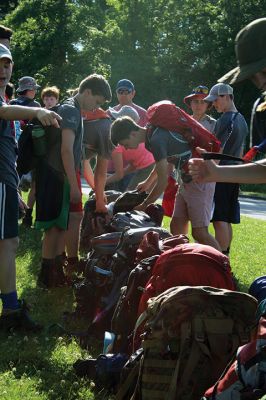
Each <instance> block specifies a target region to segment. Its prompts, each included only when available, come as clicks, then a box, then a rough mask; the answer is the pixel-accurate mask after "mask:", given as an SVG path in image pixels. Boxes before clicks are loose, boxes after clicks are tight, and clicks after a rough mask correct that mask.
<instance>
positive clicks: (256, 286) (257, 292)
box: [248, 276, 266, 303]
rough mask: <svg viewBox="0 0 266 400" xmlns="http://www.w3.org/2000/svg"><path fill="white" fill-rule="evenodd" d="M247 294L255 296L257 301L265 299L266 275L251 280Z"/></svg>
mask: <svg viewBox="0 0 266 400" xmlns="http://www.w3.org/2000/svg"><path fill="white" fill-rule="evenodd" d="M248 292H249V294H251V296H253V297H255V298H256V299H257V300H258V302H259V303H260V302H261V301H263V300H265V299H266V276H260V277H259V278H256V279H255V281H253V282H252V284H251V285H250V288H249V291H248Z"/></svg>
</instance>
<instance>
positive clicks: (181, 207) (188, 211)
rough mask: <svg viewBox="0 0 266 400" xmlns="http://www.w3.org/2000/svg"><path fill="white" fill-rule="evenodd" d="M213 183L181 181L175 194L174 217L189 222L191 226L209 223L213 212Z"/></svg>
mask: <svg viewBox="0 0 266 400" xmlns="http://www.w3.org/2000/svg"><path fill="white" fill-rule="evenodd" d="M214 191H215V183H195V182H190V183H183V184H181V186H180V189H179V191H178V193H177V195H176V199H175V208H174V212H173V217H174V218H182V219H185V220H189V221H190V222H191V225H192V228H203V227H207V226H209V224H210V220H211V218H212V213H213V196H214Z"/></svg>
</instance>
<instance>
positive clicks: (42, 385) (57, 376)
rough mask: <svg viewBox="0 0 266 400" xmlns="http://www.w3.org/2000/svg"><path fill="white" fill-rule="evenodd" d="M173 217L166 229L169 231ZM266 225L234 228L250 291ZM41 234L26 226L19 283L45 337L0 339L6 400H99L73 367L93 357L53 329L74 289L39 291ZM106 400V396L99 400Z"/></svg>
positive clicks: (238, 264) (259, 267) (237, 266)
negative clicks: (84, 357) (96, 399)
mask: <svg viewBox="0 0 266 400" xmlns="http://www.w3.org/2000/svg"><path fill="white" fill-rule="evenodd" d="M169 221H170V220H169V218H165V220H164V226H165V227H169ZM265 237H266V221H259V220H254V219H251V218H248V217H242V222H241V224H240V225H238V226H235V227H234V241H233V246H232V252H231V265H232V269H233V271H234V273H235V275H236V277H237V279H238V281H239V283H240V285H241V288H242V290H247V288H248V286H249V285H250V283H251V282H252V281H253V280H254V278H255V277H257V276H259V275H263V274H265V271H266V268H265ZM40 248H41V234H40V233H39V232H38V231H35V230H33V229H30V230H29V229H25V228H24V227H20V246H19V250H18V256H17V275H18V278H17V282H18V292H19V296H20V297H21V298H25V299H26V300H27V301H28V302H29V303H30V304H31V305H32V306H33V312H32V314H33V316H34V318H35V319H36V320H38V321H39V322H41V323H42V324H43V325H44V326H45V329H44V331H43V332H42V333H41V334H40V335H38V336H37V335H25V334H13V335H9V336H7V335H4V334H1V335H0V354H1V356H0V393H1V400H37V399H38V400H48V399H49V400H60V399H62V400H63V399H64V400H70V399H71V400H79V399H83V400H87V399H94V398H96V396H94V394H93V391H92V386H91V384H90V382H88V381H86V380H83V379H79V378H77V377H76V376H75V374H74V373H73V370H72V364H73V362H75V361H76V360H77V359H78V358H81V357H83V356H85V355H87V354H88V353H87V352H85V351H84V350H81V348H80V347H79V345H78V343H77V342H76V341H75V339H73V338H69V337H65V336H61V335H60V333H58V331H56V329H55V328H54V327H53V326H52V324H54V323H56V322H60V320H61V316H62V313H63V311H65V310H71V309H72V308H73V296H72V291H71V289H70V288H59V289H55V290H49V291H48V290H42V289H39V288H37V287H36V276H37V273H38V269H39V264H40ZM98 339H99V340H98V341H97V340H95V339H94V340H93V341H92V347H91V349H90V354H91V355H92V356H97V354H98V353H99V352H100V351H101V347H102V344H101V341H102V338H98ZM97 398H99V399H103V398H104V395H103V394H100V395H98V396H97Z"/></svg>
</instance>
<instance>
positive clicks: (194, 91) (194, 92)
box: [192, 86, 209, 94]
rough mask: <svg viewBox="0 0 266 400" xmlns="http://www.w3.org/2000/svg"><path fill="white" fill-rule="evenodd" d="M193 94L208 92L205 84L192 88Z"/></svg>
mask: <svg viewBox="0 0 266 400" xmlns="http://www.w3.org/2000/svg"><path fill="white" fill-rule="evenodd" d="M192 93H193V94H208V93H209V90H208V88H207V86H198V87H196V88H195V89H193V90H192Z"/></svg>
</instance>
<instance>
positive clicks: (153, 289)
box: [69, 194, 266, 400]
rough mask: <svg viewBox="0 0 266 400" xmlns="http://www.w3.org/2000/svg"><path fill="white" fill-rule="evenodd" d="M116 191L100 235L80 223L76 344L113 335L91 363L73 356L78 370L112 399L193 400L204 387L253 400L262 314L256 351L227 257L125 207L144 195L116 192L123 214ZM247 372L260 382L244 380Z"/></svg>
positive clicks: (252, 326)
mask: <svg viewBox="0 0 266 400" xmlns="http://www.w3.org/2000/svg"><path fill="white" fill-rule="evenodd" d="M134 196H135V194H134ZM119 197H120V196H119ZM119 197H118V198H117V200H118V202H117V204H116V206H115V203H116V201H117V200H115V201H114V202H113V201H111V202H110V204H111V203H114V204H111V207H112V210H115V211H116V212H115V213H113V217H112V218H111V220H110V221H109V222H108V223H102V224H101V228H100V230H101V232H102V233H101V234H100V235H98V236H93V234H95V231H94V230H93V229H94V228H95V227H96V226H97V223H96V224H95V222H94V223H91V222H89V224H90V229H89V230H87V232H89V233H90V238H89V240H88V241H87V246H88V248H89V249H90V251H89V253H88V256H87V259H86V267H85V271H84V275H83V277H82V278H81V279H79V280H78V281H77V282H76V283H75V284H74V293H75V298H76V304H77V305H76V309H75V311H74V313H72V315H70V316H69V317H70V318H72V317H73V316H74V317H78V316H80V315H81V316H83V317H84V318H85V320H86V332H85V335H83V341H81V343H83V345H84V343H85V345H86V344H88V342H86V340H84V338H87V339H89V340H91V337H92V335H93V334H94V335H96V336H98V337H99V336H100V337H101V336H103V335H104V332H105V331H110V332H112V337H114V340H113V341H112V343H111V345H110V346H109V348H108V354H106V353H107V351H106V349H105V354H101V355H100V356H99V357H98V358H97V359H94V360H92V359H89V360H78V361H77V362H76V363H75V365H74V367H75V370H76V372H77V374H79V375H83V376H87V377H89V378H90V379H92V380H94V383H95V384H96V388H97V389H100V390H102V389H103V388H105V389H106V390H108V391H110V392H112V393H116V398H117V399H118V400H126V399H132V400H133V399H135V400H137V399H142V400H148V399H158V400H163V399H170V400H171V399H184V400H186V399H187V400H194V399H195V400H196V399H198V400H199V399H201V398H203V396H204V393H205V392H206V393H205V398H206V399H217V400H218V399H219V400H223V399H225V400H227V399H228V400H229V399H233V400H234V399H244V398H247V399H248V398H250V399H253V398H260V397H258V395H261V393H265V388H266V384H265V371H266V368H265V359H266V357H265V352H264V353H263V351H264V350H263V351H262V352H261V351H259V350H258V349H259V348H262V349H263V345H261V343H264V349H265V319H264V317H262V318H261V320H260V324H259V329H258V332H260V333H258V335H259V336H258V337H260V339H259V340H260V345H257V347H256V345H254V343H257V342H256V340H258V339H254V338H255V337H256V336H254V335H255V333H256V327H257V326H258V319H257V320H256V310H257V301H256V299H255V298H254V297H252V296H250V295H248V294H245V293H241V292H237V291H236V285H235V281H234V278H233V275H232V273H231V268H230V264H229V260H228V258H227V257H226V256H224V255H223V254H221V253H220V252H218V251H217V250H215V249H214V248H211V247H209V246H205V245H201V244H195V243H191V244H190V243H188V238H187V237H186V236H184V235H179V236H176V237H175V236H171V235H170V234H169V232H168V231H166V230H164V229H163V228H161V227H160V226H158V225H160V222H161V220H162V218H160V217H159V218H158V213H159V214H160V212H159V211H158V207H157V209H155V215H156V217H155V218H154V210H153V212H152V216H153V218H152V217H151V216H150V215H148V214H146V213H143V212H136V211H129V210H128V209H131V210H132V209H133V208H134V206H135V205H136V202H138V201H139V203H141V202H142V201H143V199H139V200H138V201H136V196H135V198H134V200H132V197H131V200H129V201H128V200H126V202H124V200H123V196H122V204H123V207H124V209H126V211H121V210H120V209H119V207H118V204H119ZM112 200H113V199H112ZM120 200H121V198H120ZM131 201H132V203H131ZM88 209H89V206H88V203H87V214H86V213H85V215H87V222H88V221H91V220H93V218H95V216H93V211H92V212H90V214H91V215H89V218H88V214H89V213H88ZM99 217H101V216H97V218H99ZM155 221H156V222H155ZM84 223H85V222H84V221H83V226H84ZM97 233H99V230H98V231H97ZM85 243H86V240H85ZM265 308H266V307H265ZM265 311H266V310H264V312H265ZM262 315H263V312H262ZM263 335H264V336H263ZM261 337H262V338H263V340H264V342H263V341H261ZM252 338H253V340H254V341H255V342H254V341H253V342H251V340H252ZM250 343H252V344H250ZM246 346H248V347H250V346H251V348H252V349H253V353H252V352H249V357H248V358H246V359H245V358H244V356H243V353H242V356H238V359H237V361H235V362H234V363H233V364H232V365H231V364H230V366H229V367H228V369H227V370H226V373H224V374H222V373H223V371H224V369H225V367H226V366H227V365H228V363H229V362H230V360H231V359H232V358H234V356H235V354H236V351H237V349H238V348H240V349H245V348H246ZM243 351H244V350H243ZM262 353H263V354H264V358H263V356H262V355H261V354H262ZM238 354H241V351H238ZM245 354H246V353H245ZM257 354H259V356H257ZM239 357H240V358H239ZM244 359H245V360H246V361H248V362H247V364H245V362H244V361H243V360H244ZM250 359H252V361H250ZM238 360H240V361H238ZM239 363H240V364H241V363H242V365H243V367H242V369H243V371H244V372H243V371H242V373H241V377H239V375H240V373H239V371H241V368H240V369H239ZM254 365H255V367H254ZM258 366H259V367H258ZM256 368H257V370H258V369H259V370H260V378H259V379H258V378H256V379H253V381H252V378H251V375H252V373H253V372H254V371H255V370H256ZM261 368H262V372H261ZM263 368H264V370H263ZM232 371H233V373H234V375H233V377H232V376H231V375H230V377H229V378H228V377H227V374H228V373H231V374H232ZM245 371H249V372H248V373H246V374H245ZM221 375H222V377H221V378H220V379H219V377H220V376H221ZM257 375H258V374H257ZM243 376H244V377H246V376H248V377H249V380H248V381H245V380H244V379H243ZM216 381H217V383H216V384H215V382H216ZM251 381H252V385H250V382H251ZM239 382H240V383H239ZM209 388H211V389H209ZM254 389H255V390H254ZM244 396H246V397H244ZM247 396H250V397H247ZM252 396H253V397H252ZM254 396H257V397H254Z"/></svg>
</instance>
